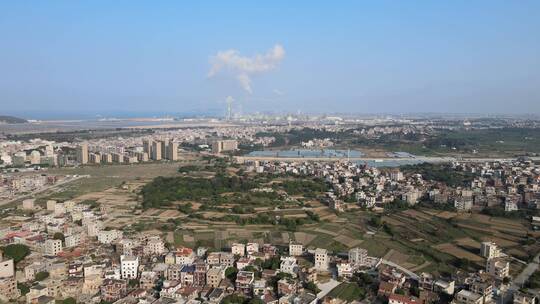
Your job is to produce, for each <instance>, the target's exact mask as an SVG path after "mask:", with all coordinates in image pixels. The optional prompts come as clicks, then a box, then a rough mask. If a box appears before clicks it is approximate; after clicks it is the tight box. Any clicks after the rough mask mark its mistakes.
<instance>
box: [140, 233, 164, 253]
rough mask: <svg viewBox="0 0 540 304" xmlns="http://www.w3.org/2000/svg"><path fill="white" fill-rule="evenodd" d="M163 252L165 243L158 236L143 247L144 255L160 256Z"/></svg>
mask: <svg viewBox="0 0 540 304" xmlns="http://www.w3.org/2000/svg"><path fill="white" fill-rule="evenodd" d="M164 252H165V243H164V242H163V240H162V239H161V238H160V237H159V236H153V237H151V238H149V239H148V241H147V242H146V246H144V253H145V254H147V255H161V254H163V253H164Z"/></svg>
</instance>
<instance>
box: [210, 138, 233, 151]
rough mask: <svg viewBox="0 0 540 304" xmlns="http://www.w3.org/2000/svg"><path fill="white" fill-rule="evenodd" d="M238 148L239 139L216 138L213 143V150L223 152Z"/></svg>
mask: <svg viewBox="0 0 540 304" xmlns="http://www.w3.org/2000/svg"><path fill="white" fill-rule="evenodd" d="M236 150H238V141H237V140H230V139H228V140H216V141H215V142H213V143H212V152H214V153H221V152H228V151H236Z"/></svg>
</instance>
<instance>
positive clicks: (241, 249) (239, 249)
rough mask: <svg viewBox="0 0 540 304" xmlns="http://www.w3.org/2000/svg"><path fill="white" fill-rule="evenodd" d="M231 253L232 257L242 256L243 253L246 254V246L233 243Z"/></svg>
mask: <svg viewBox="0 0 540 304" xmlns="http://www.w3.org/2000/svg"><path fill="white" fill-rule="evenodd" d="M231 252H232V254H234V255H239V256H244V253H245V252H246V245H244V244H241V243H234V244H232V247H231Z"/></svg>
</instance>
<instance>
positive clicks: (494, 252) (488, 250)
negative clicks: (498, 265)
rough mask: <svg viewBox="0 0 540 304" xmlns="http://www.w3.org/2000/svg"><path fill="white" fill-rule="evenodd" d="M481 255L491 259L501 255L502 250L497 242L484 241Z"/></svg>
mask: <svg viewBox="0 0 540 304" xmlns="http://www.w3.org/2000/svg"><path fill="white" fill-rule="evenodd" d="M480 255H481V256H483V257H484V258H486V259H487V260H489V259H493V258H497V257H499V256H501V251H500V250H499V247H498V246H497V244H495V243H493V242H482V244H481V245H480Z"/></svg>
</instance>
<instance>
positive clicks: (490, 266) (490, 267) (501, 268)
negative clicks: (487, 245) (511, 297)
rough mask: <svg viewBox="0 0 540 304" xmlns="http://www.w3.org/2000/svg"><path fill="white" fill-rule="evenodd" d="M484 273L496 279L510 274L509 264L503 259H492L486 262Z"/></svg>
mask: <svg viewBox="0 0 540 304" xmlns="http://www.w3.org/2000/svg"><path fill="white" fill-rule="evenodd" d="M486 272H487V273H489V274H491V275H492V276H494V277H496V278H498V279H504V278H505V277H507V276H509V274H510V263H509V262H508V261H507V260H506V259H504V258H492V259H489V260H487V262H486Z"/></svg>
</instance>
